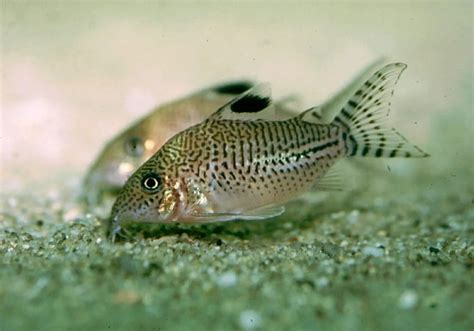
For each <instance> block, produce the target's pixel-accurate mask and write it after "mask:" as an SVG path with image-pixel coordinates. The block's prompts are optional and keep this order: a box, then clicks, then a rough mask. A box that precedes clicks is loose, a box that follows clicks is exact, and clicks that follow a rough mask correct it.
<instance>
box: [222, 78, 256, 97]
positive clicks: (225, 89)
mask: <svg viewBox="0 0 474 331" xmlns="http://www.w3.org/2000/svg"><path fill="white" fill-rule="evenodd" d="M253 86H254V84H253V83H252V82H250V81H236V82H230V83H225V84H221V85H217V86H216V87H215V88H214V89H213V90H214V91H215V92H217V93H219V94H231V95H239V94H242V93H244V92H246V91H248V90H250V89H251V88H252V87H253Z"/></svg>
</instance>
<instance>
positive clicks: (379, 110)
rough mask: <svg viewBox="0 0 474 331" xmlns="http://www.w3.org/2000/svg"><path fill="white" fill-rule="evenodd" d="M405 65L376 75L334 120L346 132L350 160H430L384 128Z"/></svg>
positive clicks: (395, 64) (397, 135)
mask: <svg viewBox="0 0 474 331" xmlns="http://www.w3.org/2000/svg"><path fill="white" fill-rule="evenodd" d="M406 67H407V66H406V64H403V63H392V64H388V65H386V66H384V67H383V68H381V69H380V70H379V71H377V72H376V73H374V74H373V75H372V76H371V77H370V78H369V79H368V80H367V81H366V82H365V83H364V84H363V85H362V86H361V87H360V88H359V89H358V90H357V91H356V92H355V93H354V94H353V96H352V97H351V98H350V99H349V101H348V102H347V103H346V104H345V105H344V107H343V108H342V110H341V112H340V113H339V115H338V116H336V117H335V119H334V122H333V123H334V124H337V125H339V126H340V127H342V128H343V132H344V133H343V138H344V140H345V142H346V153H347V156H363V157H389V158H393V157H427V156H429V155H428V154H427V153H425V152H424V151H422V150H421V149H420V148H419V147H417V146H415V145H413V144H411V143H410V142H408V140H407V139H406V138H405V137H403V136H402V135H401V134H400V133H399V132H398V131H397V130H395V129H393V128H390V127H387V126H385V125H384V123H383V122H384V121H385V120H386V119H387V115H388V111H389V108H390V98H391V96H392V95H393V91H394V88H395V85H396V84H397V81H398V79H399V78H400V75H401V73H402V72H403V70H405V68H406Z"/></svg>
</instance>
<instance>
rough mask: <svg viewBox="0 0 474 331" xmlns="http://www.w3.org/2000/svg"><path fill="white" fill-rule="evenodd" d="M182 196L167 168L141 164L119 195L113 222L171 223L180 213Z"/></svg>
mask: <svg viewBox="0 0 474 331" xmlns="http://www.w3.org/2000/svg"><path fill="white" fill-rule="evenodd" d="M145 166H146V164H145ZM181 197H182V194H181V193H180V187H179V181H176V180H174V179H172V178H171V176H169V175H167V174H165V172H164V171H157V170H156V169H150V168H149V167H142V168H140V169H138V170H137V171H136V172H135V173H134V174H133V175H132V176H131V177H130V179H129V180H128V181H127V182H126V184H125V186H124V187H123V188H122V190H121V191H120V193H119V195H118V196H117V199H116V201H115V203H114V205H113V207H112V212H111V215H110V222H111V223H110V224H111V226H112V227H113V228H117V227H120V224H123V223H171V222H173V221H175V220H176V219H177V215H178V214H179V209H180V206H181V205H182V204H181V202H182V199H181Z"/></svg>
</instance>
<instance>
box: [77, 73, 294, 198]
mask: <svg viewBox="0 0 474 331" xmlns="http://www.w3.org/2000/svg"><path fill="white" fill-rule="evenodd" d="M253 86H254V83H253V82H251V81H231V82H226V83H223V84H218V85H215V86H212V87H210V88H206V89H203V90H200V91H198V92H195V93H193V94H191V95H188V96H186V97H183V98H180V99H178V100H175V101H172V102H169V103H166V104H164V105H161V106H159V107H157V108H155V109H154V110H153V111H152V112H151V113H150V114H148V115H147V116H145V117H143V118H142V119H140V120H138V121H137V122H135V123H133V124H132V125H131V126H130V127H128V128H127V129H125V130H124V131H122V132H121V133H119V134H118V135H117V136H116V137H114V138H112V139H111V140H110V141H109V142H108V143H107V144H106V145H105V147H104V148H103V149H102V151H101V152H100V153H99V156H98V157H97V159H96V160H95V161H94V162H93V163H92V165H91V167H90V169H89V171H88V173H87V175H86V176H85V179H84V182H83V189H82V197H83V198H84V200H85V202H87V203H89V204H91V205H94V204H97V203H98V202H100V201H101V200H102V198H103V197H104V196H105V195H106V194H111V195H113V194H114V193H115V194H116V193H117V192H118V190H119V189H120V188H121V187H122V186H123V185H124V184H125V181H126V180H127V179H128V178H129V177H130V175H131V174H132V173H133V172H134V171H135V170H137V169H138V167H139V166H140V165H142V164H143V163H144V162H145V161H146V160H147V159H148V158H149V157H150V156H152V155H153V154H155V152H156V151H157V150H158V149H159V148H160V147H161V146H162V145H163V143H164V142H165V141H167V140H168V139H169V138H171V137H172V136H173V135H175V134H176V133H178V132H179V131H181V130H184V129H186V128H188V127H190V126H191V125H194V124H197V123H199V122H201V121H203V120H204V119H206V118H207V117H208V116H209V115H211V114H212V113H213V112H214V111H216V109H218V108H219V107H221V106H222V105H224V104H225V103H227V102H229V101H230V100H232V99H233V98H235V97H236V96H237V95H240V94H241V93H243V92H245V91H247V90H248V89H250V88H251V87H253ZM277 113H278V115H279V116H280V117H281V118H285V117H286V118H288V117H290V116H292V114H291V113H290V112H289V108H288V107H286V106H285V103H284V102H281V103H279V104H278V106H277Z"/></svg>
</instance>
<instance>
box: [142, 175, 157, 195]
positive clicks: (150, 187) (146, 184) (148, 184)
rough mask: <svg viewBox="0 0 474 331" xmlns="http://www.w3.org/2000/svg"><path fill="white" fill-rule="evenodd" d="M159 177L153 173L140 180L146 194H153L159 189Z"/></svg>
mask: <svg viewBox="0 0 474 331" xmlns="http://www.w3.org/2000/svg"><path fill="white" fill-rule="evenodd" d="M160 183H161V180H160V176H158V175H157V174H155V173H150V174H147V175H145V177H143V179H142V187H143V188H144V190H145V191H146V192H148V193H155V192H157V191H158V189H159V188H160Z"/></svg>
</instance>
